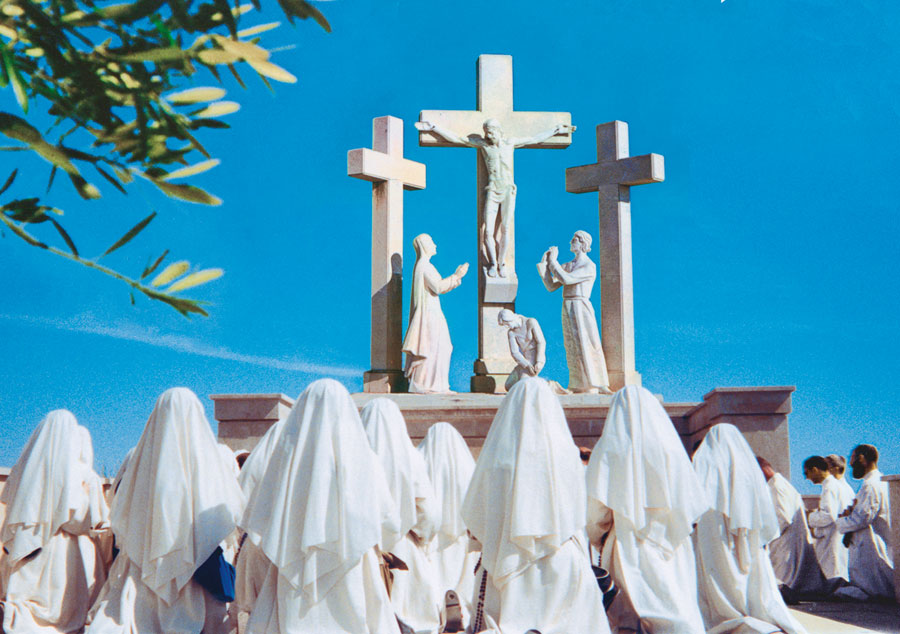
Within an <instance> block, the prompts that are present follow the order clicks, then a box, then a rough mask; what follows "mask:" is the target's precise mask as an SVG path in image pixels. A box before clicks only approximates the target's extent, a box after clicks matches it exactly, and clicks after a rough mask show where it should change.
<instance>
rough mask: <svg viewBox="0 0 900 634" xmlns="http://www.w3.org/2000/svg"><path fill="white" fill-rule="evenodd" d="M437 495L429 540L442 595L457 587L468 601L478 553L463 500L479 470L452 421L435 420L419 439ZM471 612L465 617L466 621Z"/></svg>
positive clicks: (473, 587)
mask: <svg viewBox="0 0 900 634" xmlns="http://www.w3.org/2000/svg"><path fill="white" fill-rule="evenodd" d="M419 451H420V452H422V455H423V456H424V458H425V466H426V467H427V468H428V475H429V477H430V478H431V485H432V487H433V488H434V495H435V500H436V504H435V520H434V524H435V535H434V537H433V538H432V540H431V541H430V542H429V543H428V558H429V559H430V560H431V562H432V563H433V565H434V568H435V573H436V575H437V579H438V584H439V590H440V594H441V596H443V595H444V593H445V592H446V591H447V590H454V591H455V592H456V594H457V595H459V597H460V598H461V599H463V600H464V603H463V605H465V604H466V603H465V602H468V601H469V599H470V598H471V597H472V595H473V594H474V592H475V566H476V564H477V563H478V557H479V555H478V553H477V552H469V537H468V535H466V524H465V522H463V519H462V502H463V498H465V496H466V490H467V489H468V488H469V481H470V480H471V479H472V472H473V471H474V470H475V460H474V458H472V452H471V451H469V447H468V445H466V441H465V440H464V439H463V437H462V435H461V434H460V433H459V432H458V431H456V428H454V427H453V425H451V424H450V423H435V424H434V425H432V426H431V427H429V428H428V432H427V433H426V434H425V438H423V439H422V442H421V443H419ZM467 622H468V616H465V617H464V623H467Z"/></svg>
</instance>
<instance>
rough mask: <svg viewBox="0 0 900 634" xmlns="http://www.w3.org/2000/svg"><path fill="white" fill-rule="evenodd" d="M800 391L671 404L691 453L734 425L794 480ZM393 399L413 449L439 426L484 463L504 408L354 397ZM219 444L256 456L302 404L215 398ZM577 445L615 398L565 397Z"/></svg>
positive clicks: (268, 397) (586, 442) (479, 399)
mask: <svg viewBox="0 0 900 634" xmlns="http://www.w3.org/2000/svg"><path fill="white" fill-rule="evenodd" d="M793 392H794V387H791V386H780V387H720V388H716V389H714V390H712V391H711V392H709V393H707V394H706V395H704V396H703V400H702V401H700V402H688V403H666V402H664V401H663V399H662V397H659V398H660V401H662V402H663V407H664V408H665V409H666V412H667V413H668V414H669V417H670V418H671V419H672V422H673V423H674V425H675V429H676V430H677V431H678V434H679V436H680V437H681V441H682V443H683V444H684V447H685V449H686V450H687V451H688V453H691V452H692V450H693V448H694V447H695V446H696V445H697V444H698V443H699V442H700V441H701V440H703V437H704V436H705V435H706V432H707V431H708V430H709V428H710V427H711V426H712V425H715V424H717V423H731V424H733V425H735V426H736V427H738V429H740V430H741V431H742V432H743V433H744V435H745V437H746V438H747V441H748V442H749V443H750V446H751V447H752V448H753V450H754V451H755V452H756V453H758V454H760V455H762V456H765V457H766V458H767V459H768V460H769V462H771V463H772V465H773V466H774V467H775V469H776V470H777V471H779V472H780V473H782V474H784V475H785V477H788V478H790V443H789V439H788V415H789V414H790V412H791V394H792V393H793ZM379 396H381V397H386V398H390V399H392V400H393V401H395V402H396V403H397V405H399V407H400V410H401V411H402V412H403V416H404V418H405V419H406V423H407V426H408V428H409V435H410V437H411V438H412V439H413V442H415V443H417V442H418V441H419V440H421V439H422V438H423V437H424V436H425V433H426V432H427V431H428V428H429V427H430V426H431V425H433V424H434V423H437V422H439V421H444V422H448V423H450V424H452V425H453V426H454V427H456V429H457V430H459V432H460V433H461V434H462V435H463V437H464V438H465V439H466V442H467V443H468V444H469V447H470V448H471V449H472V453H473V454H475V455H476V456H477V455H478V453H479V451H480V449H481V446H482V444H483V443H484V438H485V436H486V435H487V431H488V429H489V428H490V425H491V421H492V420H493V419H494V414H496V413H497V408H498V407H499V406H500V402H501V401H502V400H503V396H501V395H496V394H470V393H459V394H371V393H360V394H354V395H353V400H354V402H355V403H356V405H357V406H358V407H359V408H360V409H361V408H362V407H363V406H364V405H365V404H366V403H367V402H368V401H370V400H371V399H373V398H377V397H379ZM210 398H211V399H212V400H213V401H214V402H215V417H216V420H218V421H219V438H220V440H221V441H222V442H224V443H225V444H227V445H228V446H229V447H231V448H232V449H235V450H237V449H248V450H249V449H252V448H253V447H254V446H255V445H256V442H257V440H259V438H260V437H261V436H262V435H263V434H264V433H265V432H266V430H267V429H268V428H269V427H270V426H271V425H272V424H273V423H274V422H275V421H277V420H278V419H279V418H281V417H283V416H285V415H287V413H288V412H289V411H290V408H291V406H292V405H293V403H294V401H293V399H291V398H290V397H289V396H286V395H284V394H281V393H274V394H213V395H211V396H210ZM559 400H560V402H561V403H562V406H563V410H564V411H565V414H566V418H567V419H568V422H569V428H570V430H571V431H572V436H573V438H574V439H575V442H576V444H578V445H582V446H586V447H593V446H594V443H596V442H597V439H598V438H599V437H600V434H601V432H602V431H603V423H604V421H605V420H606V415H607V413H608V412H609V405H610V402H611V401H612V397H611V396H605V395H597V394H565V395H562V396H560V397H559Z"/></svg>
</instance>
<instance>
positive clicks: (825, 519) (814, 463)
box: [803, 456, 850, 581]
mask: <svg viewBox="0 0 900 634" xmlns="http://www.w3.org/2000/svg"><path fill="white" fill-rule="evenodd" d="M803 474H804V475H805V476H806V479H807V480H809V481H810V482H812V483H813V484H818V485H821V487H822V493H821V494H820V495H819V506H818V508H817V509H816V510H815V511H813V512H812V513H810V514H809V527H810V529H811V530H812V533H813V538H814V539H815V548H816V558H817V559H818V560H819V566H820V567H821V568H822V573H823V574H824V575H825V578H826V579H843V580H844V581H849V580H850V577H849V575H848V572H847V561H848V559H847V557H848V555H847V548H846V547H845V546H844V544H842V543H841V539H842V538H843V535H841V534H840V533H839V532H838V530H837V518H838V516H839V515H840V514H841V512H842V511H843V510H844V507H843V506H842V504H841V488H840V485H839V484H838V481H837V479H835V477H834V476H833V475H831V473H830V472H829V470H828V461H826V460H825V458H823V457H822V456H810V457H809V458H807V459H806V460H805V461H804V463H803Z"/></svg>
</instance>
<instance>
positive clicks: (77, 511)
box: [0, 410, 107, 634]
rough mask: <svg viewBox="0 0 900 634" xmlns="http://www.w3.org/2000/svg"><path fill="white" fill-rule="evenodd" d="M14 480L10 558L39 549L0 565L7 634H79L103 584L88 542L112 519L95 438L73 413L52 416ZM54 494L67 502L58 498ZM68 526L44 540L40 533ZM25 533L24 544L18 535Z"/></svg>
mask: <svg viewBox="0 0 900 634" xmlns="http://www.w3.org/2000/svg"><path fill="white" fill-rule="evenodd" d="M13 473H15V474H16V480H15V481H13V488H12V489H9V488H7V490H5V491H4V499H5V500H7V502H6V503H7V504H8V505H9V507H10V510H11V514H10V516H9V518H10V519H12V520H14V521H13V522H12V524H11V525H10V523H9V522H7V526H5V527H4V529H5V530H4V534H6V535H9V536H10V540H9V542H8V543H7V547H11V548H10V553H17V552H20V551H21V550H22V549H27V548H30V547H31V546H36V548H35V549H33V550H32V551H30V552H27V553H24V554H22V555H20V556H18V557H16V556H14V555H13V554H10V555H4V556H3V557H2V559H0V588H2V598H3V602H2V603H3V628H2V629H3V631H4V632H9V633H10V634H13V633H19V632H24V633H30V634H33V633H38V632H48V633H50V632H76V631H78V632H80V631H81V629H82V628H83V627H84V622H85V619H86V616H87V612H88V609H89V608H90V606H91V603H92V601H93V600H94V598H95V597H96V595H97V592H98V591H99V589H100V586H101V584H102V583H103V581H104V579H105V569H104V566H103V562H102V560H101V559H100V555H99V552H98V549H97V547H96V544H95V542H94V540H93V539H92V538H91V537H90V536H89V532H90V531H91V529H92V528H94V527H96V526H99V525H100V524H101V523H102V522H103V521H104V520H105V519H106V517H107V508H106V503H105V500H104V499H103V493H102V489H101V486H100V484H101V483H100V480H99V478H98V477H97V474H96V473H94V470H93V448H92V445H91V441H90V434H89V433H88V432H87V430H86V429H85V428H83V427H80V426H79V425H78V424H77V423H76V421H75V417H74V416H73V415H72V414H71V413H69V412H67V411H65V410H56V411H53V412H51V413H50V414H48V415H47V417H46V418H45V419H44V420H43V421H41V423H40V424H39V425H38V427H37V429H35V431H34V433H33V434H32V436H31V438H30V439H29V442H28V444H27V445H26V448H25V451H23V453H22V455H21V456H20V458H19V460H18V461H17V462H16V466H15V467H14V468H13ZM33 477H38V478H42V477H43V478H46V479H43V480H42V479H37V480H31V478H33ZM66 479H68V480H70V482H65V480H66ZM10 480H11V481H12V478H10ZM7 486H8V485H7ZM7 491H9V493H7ZM55 495H61V496H64V499H53V496H55ZM7 496H8V497H7ZM63 519H64V520H65V521H62V522H61V523H59V524H58V526H57V531H56V532H55V533H54V534H52V535H51V536H50V537H49V539H46V540H44V539H43V534H44V532H43V531H44V530H51V527H52V526H53V525H54V524H55V523H56V522H58V521H59V520H63ZM20 531H21V532H22V533H23V535H22V537H23V538H22V539H19V538H17V536H16V534H17V533H19V532H20ZM38 540H41V541H40V542H38Z"/></svg>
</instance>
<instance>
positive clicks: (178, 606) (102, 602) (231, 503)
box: [85, 388, 244, 634]
mask: <svg viewBox="0 0 900 634" xmlns="http://www.w3.org/2000/svg"><path fill="white" fill-rule="evenodd" d="M243 503H244V496H243V494H242V493H241V489H240V486H239V485H238V483H237V479H236V478H235V477H234V473H233V471H232V470H231V469H230V468H229V467H228V466H226V464H225V463H224V462H223V460H222V459H221V457H220V454H219V449H218V447H217V442H216V438H215V436H214V435H213V433H212V429H211V428H210V426H209V422H208V421H207V420H206V415H205V414H204V412H203V406H202V405H201V403H200V401H199V399H198V398H197V396H196V395H195V394H194V393H193V392H191V391H190V390H188V389H187V388H172V389H169V390H166V391H165V392H163V393H162V395H161V396H160V397H159V398H158V399H157V401H156V406H155V407H154V408H153V412H152V413H151V414H150V418H149V419H148V420H147V425H146V426H145V427H144V431H143V433H142V434H141V438H140V440H139V441H138V444H137V445H136V446H135V448H134V453H132V454H131V457H130V459H129V460H128V464H127V466H126V468H125V469H124V473H123V475H122V478H121V481H120V482H119V486H118V491H116V493H115V496H114V497H113V504H112V509H111V513H110V523H111V525H112V531H113V534H114V535H115V537H116V546H117V547H118V548H119V554H118V556H117V557H116V560H115V561H114V562H113V565H112V568H111V569H110V571H109V578H108V579H107V581H106V584H105V585H104V586H103V589H102V590H101V591H100V596H99V597H98V599H97V602H96V603H95V604H94V606H93V608H91V614H90V616H89V623H88V627H87V629H86V630H85V632H86V633H87V634H131V633H132V632H166V633H179V634H180V633H182V632H183V633H185V634H188V633H190V634H196V633H197V632H200V631H201V630H202V631H203V632H204V633H205V634H218V633H219V632H222V631H223V629H224V625H223V619H224V615H225V607H226V606H225V604H224V603H220V602H219V601H217V600H216V599H215V598H213V596H212V595H211V594H210V593H209V592H208V591H207V590H206V589H205V588H203V587H202V586H201V585H200V584H199V583H198V582H197V581H195V580H194V579H193V575H194V572H195V571H196V570H197V568H198V567H199V566H200V565H202V564H203V563H204V562H205V561H206V560H207V559H208V558H209V557H210V555H212V554H213V552H214V551H215V550H216V547H217V546H219V543H220V542H221V541H222V540H223V539H225V537H227V536H228V535H229V534H230V533H231V531H233V530H234V527H235V524H236V521H237V519H238V518H239V517H240V514H241V511H242V509H243Z"/></svg>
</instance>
